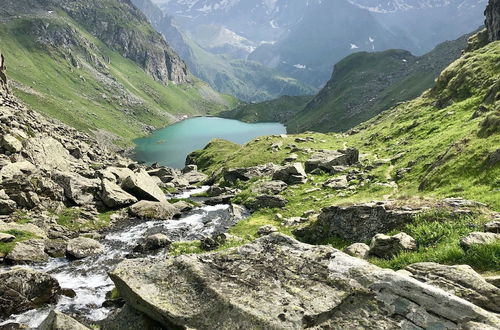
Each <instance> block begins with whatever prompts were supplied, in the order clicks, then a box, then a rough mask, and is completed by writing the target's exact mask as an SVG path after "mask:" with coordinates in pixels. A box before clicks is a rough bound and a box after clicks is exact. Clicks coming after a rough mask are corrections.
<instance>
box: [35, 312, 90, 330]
mask: <svg viewBox="0 0 500 330" xmlns="http://www.w3.org/2000/svg"><path fill="white" fill-rule="evenodd" d="M37 329H38V330H90V328H87V327H86V326H84V325H83V324H81V323H80V322H78V321H77V320H75V319H74V318H72V317H70V316H68V315H66V314H63V313H61V312H59V311H56V310H52V311H51V312H50V314H49V316H47V318H46V319H45V320H44V321H43V322H42V324H40V326H39V327H38V328H37Z"/></svg>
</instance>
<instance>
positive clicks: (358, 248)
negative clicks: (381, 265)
mask: <svg viewBox="0 0 500 330" xmlns="http://www.w3.org/2000/svg"><path fill="white" fill-rule="evenodd" d="M344 253H347V254H348V255H350V256H352V257H357V258H361V259H367V258H368V255H369V253H370V247H369V246H368V245H367V244H365V243H354V244H351V245H349V246H348V247H346V248H345V249H344Z"/></svg>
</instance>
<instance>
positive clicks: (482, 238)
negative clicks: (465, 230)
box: [460, 232, 500, 249]
mask: <svg viewBox="0 0 500 330" xmlns="http://www.w3.org/2000/svg"><path fill="white" fill-rule="evenodd" d="M497 241H500V234H496V233H482V232H473V233H470V234H469V235H467V236H465V237H463V238H462V239H461V240H460V245H461V246H462V247H463V248H464V249H469V248H471V247H473V246H474V245H485V244H492V243H495V242H497Z"/></svg>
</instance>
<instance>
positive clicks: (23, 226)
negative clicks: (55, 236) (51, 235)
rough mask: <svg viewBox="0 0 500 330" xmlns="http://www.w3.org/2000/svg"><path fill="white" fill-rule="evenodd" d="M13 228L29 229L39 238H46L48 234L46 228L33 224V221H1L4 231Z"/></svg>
mask: <svg viewBox="0 0 500 330" xmlns="http://www.w3.org/2000/svg"><path fill="white" fill-rule="evenodd" d="M11 230H16V231H27V232H29V233H32V234H34V235H36V236H38V237H39V238H43V239H46V238H47V234H46V233H45V231H44V230H42V229H40V228H39V227H37V226H35V225H33V224H31V223H16V222H3V221H0V231H2V232H8V231H11Z"/></svg>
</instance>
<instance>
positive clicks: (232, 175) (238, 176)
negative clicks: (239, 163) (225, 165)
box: [223, 163, 280, 184]
mask: <svg viewBox="0 0 500 330" xmlns="http://www.w3.org/2000/svg"><path fill="white" fill-rule="evenodd" d="M279 169H280V167H279V166H278V165H276V164H273V163H269V164H266V165H260V166H254V167H245V168H235V169H229V170H226V171H225V172H224V173H223V177H224V181H225V182H227V183H229V184H234V183H236V182H237V181H238V180H239V181H249V180H251V179H254V178H259V177H265V176H273V175H274V173H275V172H276V171H277V170H279Z"/></svg>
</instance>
